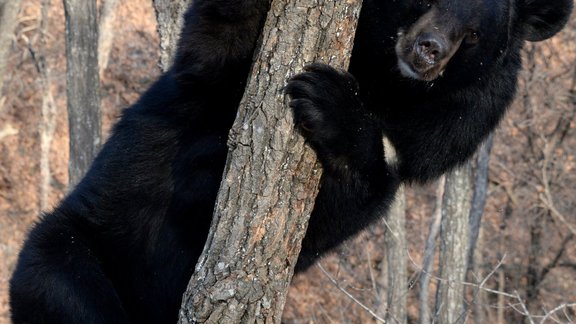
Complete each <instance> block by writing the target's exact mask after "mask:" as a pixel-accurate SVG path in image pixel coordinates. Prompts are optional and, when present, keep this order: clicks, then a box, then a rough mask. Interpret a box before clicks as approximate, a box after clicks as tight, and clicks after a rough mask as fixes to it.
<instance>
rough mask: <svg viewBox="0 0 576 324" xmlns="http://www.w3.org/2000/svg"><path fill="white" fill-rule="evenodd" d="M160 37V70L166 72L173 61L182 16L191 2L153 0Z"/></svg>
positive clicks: (188, 0)
mask: <svg viewBox="0 0 576 324" xmlns="http://www.w3.org/2000/svg"><path fill="white" fill-rule="evenodd" d="M153 2H154V9H155V11H156V21H157V22H158V27H157V28H158V35H160V68H162V70H163V71H166V70H167V69H168V68H169V67H170V66H171V65H172V62H173V61H174V54H175V53H176V48H177V46H176V45H177V43H178V39H179V38H180V30H181V29H182V26H183V24H184V19H183V15H184V12H186V9H187V8H188V7H189V6H190V4H191V3H192V0H153Z"/></svg>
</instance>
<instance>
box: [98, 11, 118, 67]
mask: <svg viewBox="0 0 576 324" xmlns="http://www.w3.org/2000/svg"><path fill="white" fill-rule="evenodd" d="M117 7H118V0H104V1H103V3H102V5H101V8H100V21H99V23H98V65H99V75H100V76H102V72H103V71H104V69H106V67H107V66H108V59H109V58H110V50H111V49H112V43H113V41H114V35H115V31H114V28H113V26H114V20H115V19H116V9H117Z"/></svg>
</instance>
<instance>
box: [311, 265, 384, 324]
mask: <svg viewBox="0 0 576 324" xmlns="http://www.w3.org/2000/svg"><path fill="white" fill-rule="evenodd" d="M317 266H318V268H320V270H321V271H322V273H324V275H325V276H326V278H328V280H329V281H330V283H332V284H333V285H334V287H336V288H337V289H338V290H340V291H341V292H342V293H344V295H346V297H348V298H350V300H352V301H353V302H354V303H356V304H357V305H358V306H360V307H362V308H363V309H364V310H365V311H367V312H368V313H369V314H370V315H372V316H373V317H374V318H375V319H376V320H377V321H378V322H380V323H386V320H384V319H383V318H382V317H380V316H378V314H376V313H375V312H374V311H373V310H372V309H370V307H368V306H366V305H364V304H363V303H362V302H361V301H359V300H358V299H356V297H354V296H353V295H352V294H351V293H349V292H348V291H347V290H346V289H344V288H343V287H342V286H340V284H339V283H338V281H337V280H336V279H334V278H333V277H332V276H331V275H330V273H328V271H326V269H324V267H323V266H322V264H320V263H317Z"/></svg>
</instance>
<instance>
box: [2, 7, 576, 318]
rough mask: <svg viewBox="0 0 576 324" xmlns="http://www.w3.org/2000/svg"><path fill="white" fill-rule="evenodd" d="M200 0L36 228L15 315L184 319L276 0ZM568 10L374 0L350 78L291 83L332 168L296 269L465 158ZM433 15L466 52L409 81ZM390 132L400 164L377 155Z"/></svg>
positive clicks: (308, 129) (302, 121) (14, 284)
mask: <svg viewBox="0 0 576 324" xmlns="http://www.w3.org/2000/svg"><path fill="white" fill-rule="evenodd" d="M193 3H194V4H193V7H192V8H191V9H190V10H189V11H188V13H187V14H186V17H185V21H186V23H185V27H184V30H183V32H182V38H181V42H180V45H179V49H178V54H177V58H176V61H175V64H174V66H173V67H172V68H171V69H170V70H169V71H168V72H166V73H165V74H164V75H163V76H162V77H161V78H159V80H158V81H157V82H156V83H155V84H154V85H153V86H152V87H151V88H150V89H149V90H148V91H147V92H146V93H145V94H144V95H143V96H142V97H141V98H140V100H139V101H138V102H137V103H136V104H134V105H133V106H132V107H131V108H129V109H127V110H126V111H125V112H124V114H123V116H122V118H121V120H120V121H119V122H118V124H117V125H116V126H115V128H114V130H113V133H112V136H111V138H110V139H109V140H108V142H107V143H106V144H105V145H104V147H103V149H102V151H101V152H100V154H99V155H98V157H97V158H96V160H95V161H94V163H93V165H92V167H91V169H90V170H89V172H88V174H87V175H86V176H85V178H84V179H83V180H82V181H81V183H80V184H79V185H78V186H77V187H76V188H75V189H74V191H73V192H72V193H71V194H70V195H69V196H68V197H66V198H65V199H64V200H63V201H62V202H61V204H60V205H59V206H58V207H57V208H56V209H55V210H54V211H52V212H51V213H49V214H46V215H44V216H43V217H42V219H41V220H40V221H39V222H38V224H36V226H35V227H34V228H33V230H32V231H31V233H30V235H29V237H28V239H27V241H26V242H25V245H24V247H23V249H22V252H21V254H20V258H19V261H18V264H17V267H16V270H15V272H14V275H13V277H12V280H11V282H10V305H11V309H12V320H13V322H14V323H16V324H18V323H127V322H134V323H169V322H175V321H176V319H177V315H178V308H179V307H180V302H181V296H182V293H183V292H184V290H185V288H186V284H187V282H188V279H189V278H190V276H191V274H192V272H193V269H194V265H195V263H196V261H197V259H198V256H199V255H200V253H201V251H202V248H203V245H204V242H205V240H206V236H207V233H208V228H209V226H210V221H211V216H212V210H213V206H214V201H215V197H216V193H217V190H218V187H219V183H220V180H221V177H222V171H223V167H224V163H225V159H226V154H227V147H226V139H227V136H228V131H229V129H230V127H231V124H232V122H233V119H234V117H235V115H236V109H237V105H238V102H239V100H240V97H241V95H242V92H243V89H244V86H245V82H246V80H245V79H246V76H247V73H248V69H249V67H250V62H251V58H252V55H253V48H254V45H255V42H256V39H257V37H258V31H259V29H260V26H261V25H262V20H263V18H264V16H265V13H266V10H267V6H268V1H265V0H259V1H257V0H195V1H193ZM504 3H505V4H504ZM508 3H512V4H514V7H513V8H510V7H508ZM571 4H572V2H571V1H568V0H557V1H552V0H515V1H510V2H508V1H497V0H474V1H452V0H450V1H449V0H439V1H434V2H427V1H416V0H414V1H389V0H365V1H364V7H363V9H362V13H361V18H360V24H359V28H358V33H357V40H356V42H355V48H354V51H353V57H352V64H351V67H350V72H351V73H352V74H353V75H354V77H352V76H351V74H349V73H348V72H345V71H339V70H335V69H332V68H330V67H328V66H325V65H321V64H315V65H312V66H310V67H308V68H307V69H306V71H305V72H304V73H302V74H299V75H297V76H295V77H294V78H292V79H291V80H290V82H289V83H288V85H287V88H286V89H287V93H288V94H289V95H290V96H291V98H292V100H291V107H292V109H293V111H294V115H295V122H296V123H297V125H298V126H299V129H300V131H301V132H302V133H303V134H304V135H305V136H306V138H307V140H308V142H309V143H310V144H311V145H312V147H313V148H314V149H315V150H316V152H317V153H318V157H319V159H320V161H321V163H322V165H323V167H324V173H323V178H322V183H321V190H320V193H319V195H318V198H317V200H316V205H315V208H314V211H313V214H312V217H311V219H310V224H309V228H308V231H307V234H306V237H305V239H304V242H303V247H302V253H301V255H300V258H299V261H298V264H297V271H301V270H303V269H306V268H307V267H308V266H310V265H311V264H312V263H313V262H314V260H316V259H317V258H318V257H319V256H320V255H322V254H323V253H325V252H326V251H328V250H330V249H331V248H333V247H335V246H337V245H338V244H340V243H341V242H342V241H344V240H346V239H347V238H349V237H351V236H352V235H354V234H356V233H358V232H359V231H360V230H362V229H363V228H365V227H366V226H367V225H368V224H370V223H371V222H372V221H374V220H376V219H378V218H379V217H381V216H382V215H383V214H384V213H385V211H386V208H387V206H388V205H389V203H390V201H391V199H393V196H394V192H395V190H396V188H397V186H398V183H399V181H400V180H403V181H413V180H416V181H426V180H429V179H432V178H434V177H436V176H438V175H440V174H441V173H443V172H445V171H446V170H449V169H450V168H452V167H454V166H455V165H458V164H459V163H462V162H464V161H465V160H466V159H467V158H469V157H470V155H471V154H472V153H473V152H474V150H475V149H476V148H477V146H478V145H479V143H480V142H481V141H482V140H483V139H484V137H485V136H486V135H487V134H488V133H489V132H490V131H492V130H493V129H494V127H495V126H496V125H497V123H498V121H499V120H500V118H501V117H502V115H503V114H504V111H505V109H506V106H507V105H508V104H509V103H510V101H511V100H512V97H513V95H514V91H515V86H516V76H517V72H518V69H519V67H520V58H519V50H520V48H521V46H522V43H523V41H524V39H528V40H540V39H542V38H545V37H550V36H552V35H553V34H554V33H556V32H557V31H558V30H559V29H560V28H561V27H562V26H563V25H564V23H565V22H566V19H567V17H568V15H569V12H570V10H571ZM435 12H442V13H446V14H443V15H442V17H437V15H436V14H435ZM422 17H426V19H423V18H422ZM463 18H464V19H463ZM438 20H439V21H441V22H444V23H445V26H443V29H442V30H443V33H444V34H440V35H436V36H438V37H445V39H444V38H442V39H440V38H438V39H439V40H440V42H439V44H440V45H441V46H440V48H441V49H449V48H454V47H450V46H456V45H458V46H457V47H456V48H457V51H456V52H455V54H454V55H453V56H452V57H451V59H450V61H449V62H448V63H447V65H446V67H445V72H444V75H443V76H439V75H436V72H437V71H433V70H430V71H432V72H430V71H427V72H425V73H424V72H423V73H422V74H421V75H422V77H423V78H426V79H427V80H425V81H416V80H412V79H410V78H407V77H404V76H402V75H401V73H399V71H400V70H399V69H398V63H397V61H398V57H400V56H402V55H404V54H398V55H397V54H396V52H397V51H400V52H401V51H405V52H406V53H405V54H406V55H407V57H409V58H410V60H412V61H411V62H412V63H414V69H419V68H424V67H426V64H427V63H426V62H428V61H435V59H436V58H437V54H438V53H437V52H433V53H432V52H431V49H430V48H425V49H426V51H425V53H424V52H422V51H420V52H418V53H416V54H417V55H416V54H414V52H411V51H410V48H408V47H406V46H397V42H399V39H398V38H397V36H396V35H397V32H398V31H399V30H400V29H401V30H403V31H404V35H408V36H410V37H411V36H413V35H416V36H417V34H418V33H417V31H416V29H417V28H416V27H415V26H417V27H418V28H424V29H425V28H426V24H427V23H428V22H429V21H438ZM463 21H464V22H465V23H463ZM468 23H469V24H468ZM467 24H468V25H467ZM471 29H474V30H475V31H476V32H478V33H479V34H480V39H479V41H477V39H476V37H472V35H476V34H471V33H470V30H471ZM411 32H412V33H411ZM408 36H406V37H405V38H406V39H407V41H411V39H410V38H409V37H408ZM396 47H398V49H396ZM422 53H424V54H422ZM414 55H416V56H414ZM426 55H427V56H426ZM438 57H439V56H438ZM427 59H429V60H428V61H427ZM423 62H424V63H423ZM406 71H407V70H406V69H405V70H404V71H403V73H404V74H406V73H409V72H406ZM428 79H433V80H428ZM383 134H385V135H386V136H387V137H388V138H389V139H390V140H391V141H392V143H393V145H394V146H395V148H396V150H397V151H398V155H399V163H398V165H397V166H388V165H387V164H386V162H385V161H384V149H383V147H382V143H381V136H382V135H383Z"/></svg>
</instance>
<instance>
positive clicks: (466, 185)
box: [436, 163, 471, 323]
mask: <svg viewBox="0 0 576 324" xmlns="http://www.w3.org/2000/svg"><path fill="white" fill-rule="evenodd" d="M470 173H471V170H470V164H469V163H467V164H465V165H463V166H462V167H459V168H457V169H455V170H454V171H452V172H450V173H448V174H447V175H446V184H445V189H444V198H443V201H442V206H443V209H442V222H441V226H440V233H441V245H440V278H442V279H441V280H440V282H439V284H438V291H437V296H436V314H437V316H438V319H437V322H438V323H464V322H465V320H466V314H465V310H464V285H463V283H464V280H465V278H466V269H467V261H468V259H467V252H468V236H469V228H468V217H469V215H470V199H471V197H470V192H471V180H470Z"/></svg>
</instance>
